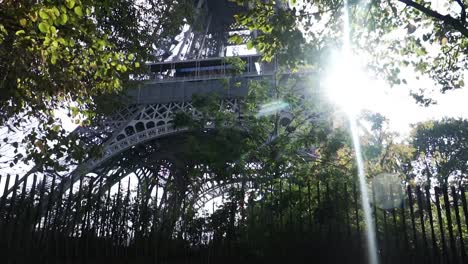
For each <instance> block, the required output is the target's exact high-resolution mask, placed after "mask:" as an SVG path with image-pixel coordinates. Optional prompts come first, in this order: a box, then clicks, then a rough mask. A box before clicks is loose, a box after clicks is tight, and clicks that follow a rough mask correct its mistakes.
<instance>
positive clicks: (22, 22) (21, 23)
mask: <svg viewBox="0 0 468 264" xmlns="http://www.w3.org/2000/svg"><path fill="white" fill-rule="evenodd" d="M19 23H20V25H21V26H23V27H25V26H26V23H27V21H26V19H24V18H22V19H20V21H19Z"/></svg>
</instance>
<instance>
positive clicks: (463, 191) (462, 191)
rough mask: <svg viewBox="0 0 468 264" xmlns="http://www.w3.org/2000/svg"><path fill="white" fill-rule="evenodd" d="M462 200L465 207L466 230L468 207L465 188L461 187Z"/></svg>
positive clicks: (467, 227) (466, 226)
mask: <svg viewBox="0 0 468 264" xmlns="http://www.w3.org/2000/svg"><path fill="white" fill-rule="evenodd" d="M460 198H461V201H462V206H463V214H464V215H465V228H466V229H468V205H467V202H466V196H465V187H463V186H460Z"/></svg>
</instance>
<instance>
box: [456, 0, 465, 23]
mask: <svg viewBox="0 0 468 264" xmlns="http://www.w3.org/2000/svg"><path fill="white" fill-rule="evenodd" d="M455 1H456V2H457V3H458V5H459V6H460V7H461V11H460V22H461V24H462V25H463V26H464V25H465V24H466V7H465V5H464V4H463V3H462V1H461V0H455Z"/></svg>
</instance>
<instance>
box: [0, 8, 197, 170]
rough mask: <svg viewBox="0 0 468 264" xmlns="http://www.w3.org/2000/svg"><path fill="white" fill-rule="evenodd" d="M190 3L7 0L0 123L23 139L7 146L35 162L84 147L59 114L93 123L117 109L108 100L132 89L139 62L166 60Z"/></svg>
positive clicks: (0, 38) (0, 19) (2, 19)
mask: <svg viewBox="0 0 468 264" xmlns="http://www.w3.org/2000/svg"><path fill="white" fill-rule="evenodd" d="M191 4H192V3H191V1H188V0H187V1H185V0H182V1H177V2H175V1H166V0H148V1H134V0H118V1H94V0H64V1H62V0H53V1H49V0H47V1H45V0H44V1H9V0H7V1H2V2H1V3H0V126H2V127H5V126H6V127H8V131H9V133H10V134H11V133H20V134H23V136H24V138H23V140H21V141H14V142H11V141H10V140H9V139H8V138H5V141H4V143H7V144H14V145H15V146H16V148H17V147H18V145H21V146H22V147H25V148H26V149H27V153H26V154H27V155H26V156H27V157H28V158H29V159H32V160H34V161H35V162H36V163H37V162H39V160H45V161H44V162H46V163H47V162H52V161H53V160H54V159H57V156H56V155H57V154H58V155H60V156H63V152H64V151H69V149H82V148H83V144H80V143H77V138H76V135H71V136H69V135H68V133H67V132H66V131H64V130H63V129H62V128H61V127H60V120H58V119H57V118H56V117H55V115H54V111H56V110H58V109H65V111H66V112H68V115H69V116H71V117H73V118H78V119H80V120H81V121H84V122H87V123H91V121H92V119H93V118H95V117H96V114H98V113H100V112H103V111H104V112H105V111H106V110H107V111H109V110H112V109H109V106H110V107H113V106H112V103H110V102H109V99H108V98H110V97H108V96H105V95H109V94H117V93H119V92H121V91H122V90H123V89H128V88H129V87H131V79H132V76H133V79H135V78H137V76H138V73H139V71H140V69H141V67H140V65H141V64H142V63H143V62H146V61H154V60H158V59H159V58H160V56H162V53H163V52H164V51H165V50H167V49H168V48H169V47H170V45H171V41H172V39H173V37H174V36H175V35H176V34H177V33H179V29H180V27H181V26H182V25H183V23H185V22H184V19H188V20H190V15H189V12H188V11H189V7H190V6H191ZM155 47H157V48H156V49H155ZM78 121H79V120H78ZM31 123H33V125H31ZM31 127H32V129H31ZM78 156H79V155H78ZM15 160H17V159H15Z"/></svg>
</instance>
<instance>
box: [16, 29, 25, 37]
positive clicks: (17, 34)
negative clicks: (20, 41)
mask: <svg viewBox="0 0 468 264" xmlns="http://www.w3.org/2000/svg"><path fill="white" fill-rule="evenodd" d="M24 33H25V32H24V30H22V29H21V30H18V31H16V33H15V34H16V36H19V35H22V34H24Z"/></svg>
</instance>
